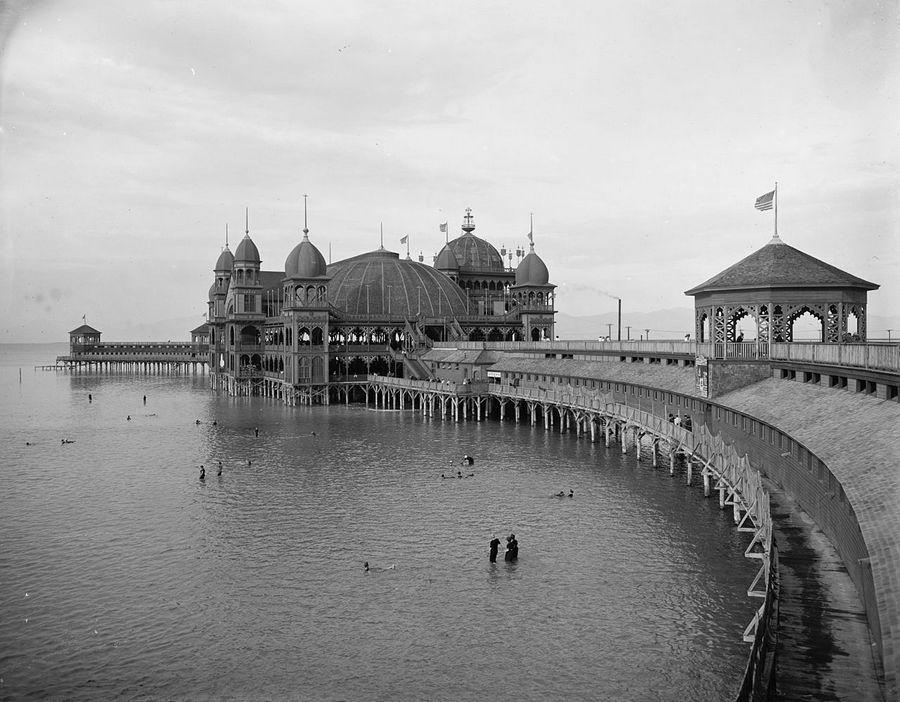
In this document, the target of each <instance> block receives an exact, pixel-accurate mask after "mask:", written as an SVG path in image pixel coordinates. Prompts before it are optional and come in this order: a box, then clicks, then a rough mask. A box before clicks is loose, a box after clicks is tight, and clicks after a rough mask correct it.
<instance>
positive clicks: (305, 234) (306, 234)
mask: <svg viewBox="0 0 900 702" xmlns="http://www.w3.org/2000/svg"><path fill="white" fill-rule="evenodd" d="M307 197H309V196H308V195H307V194H306V193H303V238H304V239H305V240H306V241H309V226H308V225H307V223H306V198H307Z"/></svg>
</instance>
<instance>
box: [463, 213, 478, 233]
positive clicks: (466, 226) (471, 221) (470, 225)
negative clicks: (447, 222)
mask: <svg viewBox="0 0 900 702" xmlns="http://www.w3.org/2000/svg"><path fill="white" fill-rule="evenodd" d="M462 229H463V231H464V232H465V233H466V234H471V233H472V232H473V231H474V230H475V218H474V217H473V216H472V208H471V207H467V208H466V216H465V217H463V226H462Z"/></svg>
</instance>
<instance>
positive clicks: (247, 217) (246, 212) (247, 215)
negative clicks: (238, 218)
mask: <svg viewBox="0 0 900 702" xmlns="http://www.w3.org/2000/svg"><path fill="white" fill-rule="evenodd" d="M244 221H245V222H246V229H245V230H244V234H246V235H247V236H250V208H249V207H246V208H244Z"/></svg>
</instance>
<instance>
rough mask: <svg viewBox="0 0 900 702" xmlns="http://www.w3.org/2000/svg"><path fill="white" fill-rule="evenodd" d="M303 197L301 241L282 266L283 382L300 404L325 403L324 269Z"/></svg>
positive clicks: (326, 333)
mask: <svg viewBox="0 0 900 702" xmlns="http://www.w3.org/2000/svg"><path fill="white" fill-rule="evenodd" d="M306 201H307V196H306V195H304V196H303V239H302V240H301V241H300V243H299V244H297V245H296V246H295V247H294V248H293V250H292V251H291V252H290V253H289V254H288V257H287V259H285V262H284V279H283V280H282V287H283V289H284V301H285V302H284V309H283V313H282V317H283V320H284V329H285V339H284V379H285V381H286V382H288V383H290V384H291V385H292V386H293V391H294V392H295V393H298V394H299V396H300V398H301V401H302V402H310V403H312V402H314V401H315V402H321V403H322V404H327V403H328V336H329V332H330V329H329V304H328V281H329V277H328V270H327V269H328V266H327V265H326V263H325V257H324V256H322V253H321V252H320V251H319V249H317V248H316V247H315V245H314V244H313V243H312V242H311V241H310V240H309V224H308V218H307V207H306Z"/></svg>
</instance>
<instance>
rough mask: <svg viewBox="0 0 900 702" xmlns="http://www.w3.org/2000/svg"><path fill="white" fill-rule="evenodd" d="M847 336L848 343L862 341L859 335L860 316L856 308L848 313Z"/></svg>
mask: <svg viewBox="0 0 900 702" xmlns="http://www.w3.org/2000/svg"><path fill="white" fill-rule="evenodd" d="M845 336H847V337H849V338H848V339H845V340H846V341H860V339H861V338H862V337H860V335H859V316H858V313H857V310H856V308H855V307H853V308H851V309H850V311H849V312H848V313H847V332H846V334H845Z"/></svg>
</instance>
